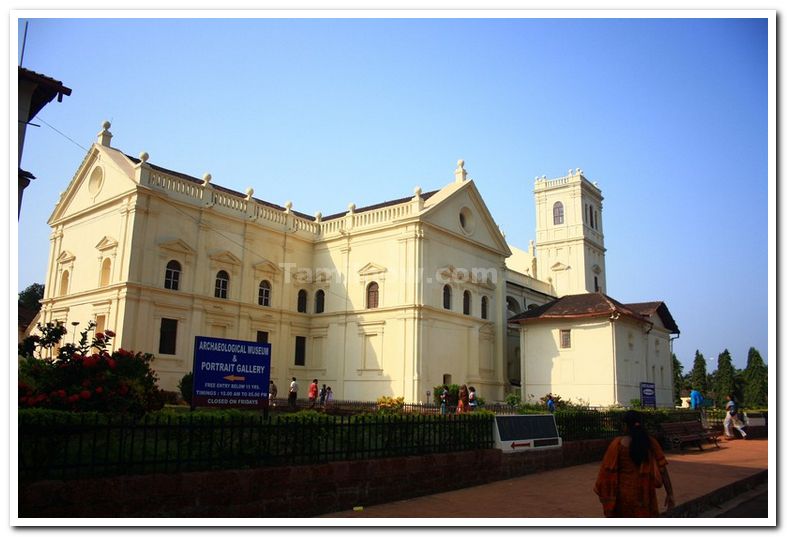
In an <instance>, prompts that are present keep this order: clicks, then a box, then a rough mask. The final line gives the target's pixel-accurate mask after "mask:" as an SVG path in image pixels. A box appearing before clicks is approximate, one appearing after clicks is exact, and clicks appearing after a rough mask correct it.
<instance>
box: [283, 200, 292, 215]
mask: <svg viewBox="0 0 787 537" xmlns="http://www.w3.org/2000/svg"><path fill="white" fill-rule="evenodd" d="M284 209H285V211H284V212H286V213H291V212H292V202H291V201H288V202H287V203H285V204H284Z"/></svg>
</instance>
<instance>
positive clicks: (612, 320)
mask: <svg viewBox="0 0 787 537" xmlns="http://www.w3.org/2000/svg"><path fill="white" fill-rule="evenodd" d="M109 128H110V125H109V123H108V122H105V123H104V126H103V129H102V130H101V132H100V133H99V134H98V141H97V143H95V144H93V145H92V146H91V148H90V149H89V151H88V152H87V154H86V155H85V158H84V160H83V162H82V164H81V165H80V166H79V168H78V169H77V170H76V173H75V175H74V177H73V179H72V180H71V182H70V184H69V185H68V187H67V189H66V190H65V191H64V192H63V194H62V195H61V198H60V200H59V201H58V203H57V205H56V207H55V209H54V212H53V213H52V216H51V217H50V219H49V222H48V223H49V225H50V226H51V228H52V234H51V238H50V256H49V267H48V270H47V277H46V282H45V285H46V295H45V297H44V300H43V307H42V310H41V317H40V320H41V321H42V322H51V321H61V322H65V323H67V324H68V323H71V322H80V323H82V326H84V325H85V323H86V322H87V321H89V320H91V319H93V320H95V322H96V323H97V330H98V331H101V330H106V329H112V330H114V331H115V332H116V333H117V338H116V340H115V345H116V346H122V347H123V348H126V349H130V350H135V351H143V352H150V353H153V354H155V355H156V358H155V360H154V362H153V365H154V368H155V369H156V371H157V373H158V376H159V384H160V386H161V387H162V388H164V389H167V390H175V389H176V386H177V383H178V381H179V380H180V379H181V378H182V377H183V375H184V374H185V373H187V372H189V371H190V370H191V367H192V359H193V351H194V338H195V336H212V337H222V338H229V339H241V340H251V341H263V342H269V343H271V345H272V363H271V366H272V367H271V378H272V379H273V380H274V381H275V382H276V384H277V385H278V386H279V387H280V389H284V387H286V386H287V384H288V381H289V379H290V378H291V377H293V376H294V377H297V378H298V379H299V380H301V381H302V384H303V383H308V381H310V380H311V379H312V378H318V379H319V380H320V383H321V384H322V383H326V384H327V385H330V386H331V387H332V389H333V391H334V393H335V394H336V398H337V399H345V400H376V399H377V398H378V397H379V396H382V395H388V396H404V397H405V399H406V400H407V401H410V402H419V401H421V402H425V401H427V399H428V398H429V395H428V392H431V391H432V390H433V388H434V386H436V385H440V384H443V383H457V384H463V383H467V384H470V385H474V386H475V387H476V389H477V391H478V393H479V395H480V396H481V397H483V398H485V399H486V400H488V401H494V400H500V399H502V398H503V397H504V396H505V394H507V393H509V392H512V391H520V390H521V393H522V394H523V397H524V398H525V399H529V398H536V399H537V398H540V397H542V396H544V395H545V394H546V393H549V392H553V393H556V394H559V395H560V396H561V397H562V398H564V399H573V400H575V401H577V400H583V401H586V402H588V403H589V404H591V405H610V404H615V403H620V404H628V403H629V401H630V400H631V399H632V398H636V397H639V383H640V382H643V381H644V382H654V383H655V384H656V388H657V401H658V404H659V405H662V406H672V404H673V398H672V397H673V394H672V360H671V352H670V351H671V346H670V337H671V335H672V334H677V333H678V328H677V325H676V324H675V322H674V320H673V319H672V316H671V315H670V313H669V311H668V310H667V307H666V305H664V304H663V303H662V302H649V303H644V304H621V303H619V302H617V301H615V300H613V299H611V298H610V297H608V296H607V295H605V294H604V292H605V290H606V268H605V261H604V257H605V248H604V235H603V226H602V223H603V216H602V200H603V198H602V195H601V191H600V190H599V188H598V186H597V185H596V184H594V183H591V182H590V181H588V180H587V179H586V178H585V176H584V175H583V174H582V172H581V171H580V170H575V171H570V172H569V174H568V175H566V176H565V177H561V178H556V179H547V178H546V177H542V178H538V179H536V181H535V187H534V194H535V203H536V215H537V216H536V239H535V242H533V241H531V243H530V245H529V248H528V249H527V250H520V249H518V248H515V247H513V246H510V245H508V244H507V242H506V240H505V238H504V236H503V235H502V233H501V232H500V230H499V228H498V226H497V224H496V223H495V220H494V218H493V216H492V215H491V214H490V212H489V210H488V208H487V207H486V205H485V203H484V200H483V198H482V197H481V194H480V192H479V191H478V189H477V187H476V185H475V183H474V182H473V181H472V180H470V179H468V177H467V172H466V170H465V169H464V162H463V161H461V160H460V161H459V162H458V166H457V168H456V170H455V171H454V177H453V180H452V181H450V182H449V183H448V184H446V185H445V186H443V187H442V188H439V189H437V190H432V191H429V192H423V191H421V189H420V188H416V189H415V190H414V192H413V194H412V195H409V196H406V197H403V198H401V199H396V200H392V201H387V202H384V203H380V204H377V205H372V206H368V207H355V206H354V205H353V204H350V205H349V207H348V208H347V210H345V211H342V212H338V213H334V214H330V215H327V216H324V215H322V214H320V213H317V214H315V215H307V214H303V213H300V212H298V211H295V210H293V205H292V203H290V202H288V203H286V204H285V205H284V206H283V207H282V206H279V205H276V204H273V203H270V202H267V201H264V200H261V199H258V198H255V197H254V191H253V190H252V189H251V188H249V189H248V190H247V191H246V192H245V193H241V192H236V191H233V190H230V189H227V188H224V187H222V186H220V185H218V184H213V183H212V182H211V176H210V175H208V174H206V175H205V176H204V177H203V178H202V179H198V178H195V177H191V176H189V175H186V174H184V173H181V172H176V171H172V170H168V169H165V168H163V167H160V166H158V165H155V164H153V163H151V162H149V160H150V159H149V156H148V154H147V153H142V154H141V155H139V158H135V157H132V156H129V155H127V154H124V153H123V152H121V151H119V150H117V149H115V148H113V147H112V146H111V139H112V134H111V133H110V131H109ZM69 329H71V327H70V326H69Z"/></svg>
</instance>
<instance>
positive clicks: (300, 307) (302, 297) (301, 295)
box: [298, 289, 307, 313]
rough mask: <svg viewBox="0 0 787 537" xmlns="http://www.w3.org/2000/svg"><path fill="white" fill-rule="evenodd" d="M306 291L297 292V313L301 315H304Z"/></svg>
mask: <svg viewBox="0 0 787 537" xmlns="http://www.w3.org/2000/svg"><path fill="white" fill-rule="evenodd" d="M306 298H307V295H306V291H305V290H304V289H301V290H300V291H298V311H299V312H301V313H306Z"/></svg>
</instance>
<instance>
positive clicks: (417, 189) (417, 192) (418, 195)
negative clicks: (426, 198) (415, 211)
mask: <svg viewBox="0 0 787 537" xmlns="http://www.w3.org/2000/svg"><path fill="white" fill-rule="evenodd" d="M421 192H422V191H421V187H420V186H417V187H415V188H414V189H413V194H415V198H416V199H420V198H421Z"/></svg>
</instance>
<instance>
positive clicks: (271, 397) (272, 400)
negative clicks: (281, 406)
mask: <svg viewBox="0 0 787 537" xmlns="http://www.w3.org/2000/svg"><path fill="white" fill-rule="evenodd" d="M277 395H279V389H278V388H277V387H276V384H275V383H274V382H273V380H271V382H270V386H269V387H268V404H269V405H270V406H276V396H277Z"/></svg>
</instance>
